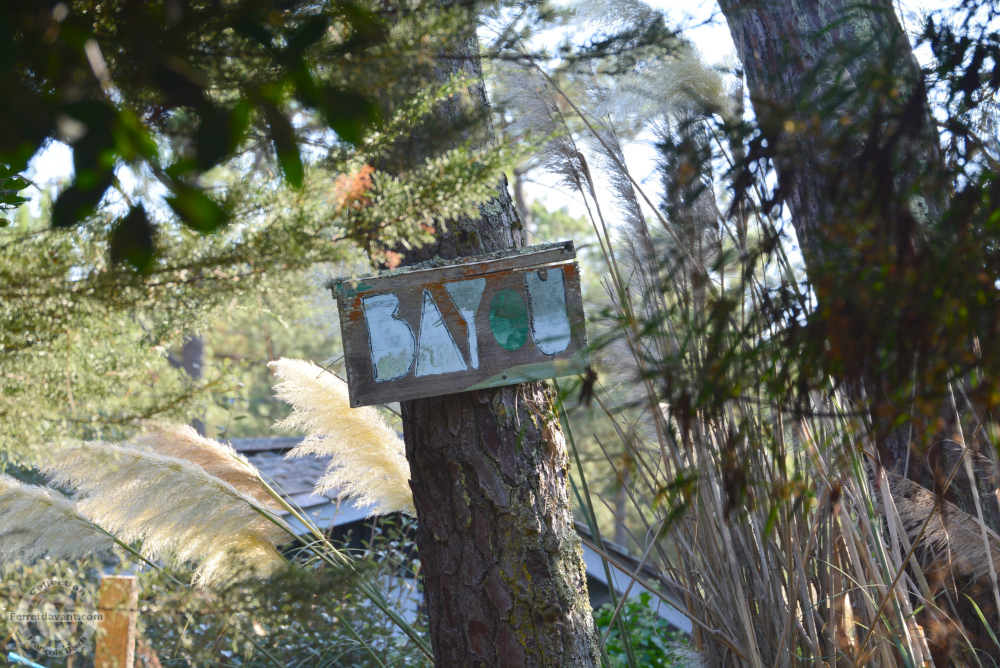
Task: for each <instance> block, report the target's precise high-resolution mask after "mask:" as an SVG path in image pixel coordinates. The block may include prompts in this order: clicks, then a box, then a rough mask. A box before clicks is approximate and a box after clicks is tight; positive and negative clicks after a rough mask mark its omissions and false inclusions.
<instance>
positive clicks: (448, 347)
mask: <svg viewBox="0 0 1000 668" xmlns="http://www.w3.org/2000/svg"><path fill="white" fill-rule="evenodd" d="M467 368H468V367H467V366H465V360H463V359H462V353H461V352H459V350H458V346H456V345H455V339H453V338H451V332H449V331H448V326H447V325H446V324H444V318H443V317H442V316H441V311H440V310H439V309H438V307H437V304H435V303H434V298H433V297H431V293H430V292H428V291H427V290H424V305H423V310H422V312H421V314H420V343H419V344H418V345H417V371H416V374H415V375H417V376H435V375H437V374H439V373H450V372H452V371H465V370H466V369H467Z"/></svg>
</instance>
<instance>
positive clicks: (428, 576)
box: [379, 21, 599, 668]
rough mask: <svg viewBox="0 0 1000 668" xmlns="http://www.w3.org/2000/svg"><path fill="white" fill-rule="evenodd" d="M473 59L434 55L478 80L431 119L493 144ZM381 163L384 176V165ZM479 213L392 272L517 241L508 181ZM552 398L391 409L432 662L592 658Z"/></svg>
mask: <svg viewBox="0 0 1000 668" xmlns="http://www.w3.org/2000/svg"><path fill="white" fill-rule="evenodd" d="M472 24H474V21H470V25H472ZM470 33H472V30H470ZM478 51H479V45H478V41H477V40H476V38H475V37H474V33H472V36H468V37H467V38H466V39H464V40H462V41H460V42H458V45H457V47H456V48H455V49H454V50H453V52H452V53H449V54H447V57H445V58H442V59H441V61H440V62H441V63H442V64H441V65H440V66H439V67H438V68H436V70H435V72H434V76H435V77H437V78H438V80H441V81H443V80H445V79H446V78H447V77H448V76H449V75H450V74H451V73H453V72H454V71H455V70H456V69H464V70H465V71H466V73H467V74H471V75H473V77H475V79H474V80H477V81H478V83H477V84H476V85H474V86H473V87H472V89H471V90H470V93H471V97H472V103H471V105H470V104H465V105H463V103H462V102H461V101H459V100H458V99H457V96H456V99H454V100H453V101H450V102H449V103H447V104H445V105H442V108H441V109H440V110H439V114H440V116H441V119H439V120H441V121H443V122H441V123H440V125H441V126H442V127H447V125H448V124H449V123H448V121H449V120H450V121H452V123H451V124H452V125H455V126H457V125H459V121H460V119H466V120H467V119H468V116H469V114H470V113H471V114H473V115H480V116H481V123H482V124H481V126H480V127H478V128H471V131H473V132H476V133H477V135H478V133H479V132H480V131H481V132H482V140H483V141H484V142H492V141H493V129H492V124H491V122H490V119H489V116H488V113H487V112H488V102H487V100H486V93H485V88H484V86H483V84H482V72H481V69H480V66H479V61H478ZM470 107H471V108H470ZM462 125H464V123H462ZM430 139H431V137H430V136H428V137H413V138H409V139H407V140H405V141H404V142H401V143H400V144H399V145H397V147H396V151H395V153H394V155H393V156H392V158H391V160H392V161H395V160H397V159H398V160H399V162H398V163H397V164H415V163H416V162H419V161H420V160H421V159H422V158H424V157H426V156H427V154H428V147H430V146H433V147H436V148H440V147H441V142H442V140H441V138H440V137H437V138H434V139H433V141H430ZM456 139H457V138H456ZM379 168H381V169H386V170H391V169H392V163H391V162H388V161H387V163H386V164H385V165H379ZM480 210H481V211H482V216H481V217H480V218H478V219H475V220H457V221H449V222H448V225H447V226H446V228H445V229H446V231H442V226H439V228H438V231H437V241H436V243H435V244H434V245H432V246H428V247H425V248H422V249H419V250H416V251H410V252H407V253H405V259H404V262H403V264H404V265H407V264H413V263H416V262H420V261H423V260H426V259H429V258H432V257H435V256H437V257H442V258H448V259H450V258H456V257H461V256H468V255H478V254H482V253H488V252H492V251H497V250H502V249H507V248H514V247H518V246H522V245H524V243H523V239H522V237H521V223H520V221H519V218H518V216H517V213H516V210H515V207H514V204H513V202H512V201H511V198H510V195H509V193H508V191H507V181H506V178H501V179H500V182H499V184H498V191H497V197H496V198H494V199H492V200H491V201H489V202H487V203H486V204H484V205H483V206H482V207H480ZM552 399H553V395H552V390H551V389H550V387H549V386H548V385H547V384H545V383H529V384H523V385H516V386H509V387H503V388H499V389H491V390H482V391H476V392H464V393H461V394H454V395H448V396H442V397H432V398H427V399H418V400H414V401H406V402H403V403H402V418H403V430H404V438H405V441H406V455H407V459H408V460H409V462H410V471H411V480H410V486H411V488H412V489H413V498H414V503H415V505H416V509H417V519H418V528H417V536H416V541H417V549H418V554H419V556H420V561H421V566H422V572H423V576H424V592H425V596H426V602H427V610H428V615H429V621H430V633H431V641H432V645H433V648H434V655H435V661H436V664H437V665H438V666H442V667H444V666H447V667H449V668H450V667H453V666H505V667H506V666H595V665H598V664H599V659H598V649H597V648H598V645H597V637H596V635H595V633H594V624H593V616H592V612H591V608H590V602H589V598H588V595H587V584H586V569H585V565H584V562H583V553H582V550H581V547H580V539H579V538H578V536H577V534H576V531H575V528H574V525H573V513H572V506H571V503H570V497H569V459H568V456H567V451H566V444H565V441H564V438H563V434H562V430H561V427H560V425H559V422H558V418H557V417H556V412H555V411H554V410H553V404H552Z"/></svg>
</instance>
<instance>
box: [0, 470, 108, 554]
mask: <svg viewBox="0 0 1000 668" xmlns="http://www.w3.org/2000/svg"><path fill="white" fill-rule="evenodd" d="M113 545H114V541H113V540H112V539H111V537H110V536H108V535H107V534H106V533H104V532H102V531H101V530H100V529H99V528H98V527H96V526H94V523H93V522H91V521H90V520H89V519H87V518H86V517H85V516H84V515H83V514H82V513H81V512H80V511H79V510H78V509H77V507H76V504H75V503H73V502H72V501H71V500H70V499H67V498H66V497H65V496H63V495H62V494H60V493H58V492H56V491H55V490H52V489H48V488H46V487H38V486H36V485H26V484H24V483H22V482H21V481H19V480H16V479H15V478H12V477H11V476H9V475H7V474H4V473H0V561H22V562H24V563H31V562H33V561H37V560H38V559H40V558H42V557H44V556H50V557H52V558H54V559H79V558H80V557H84V556H88V555H92V554H101V553H106V552H109V551H110V550H111V549H112V546H113Z"/></svg>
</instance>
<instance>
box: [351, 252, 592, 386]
mask: <svg viewBox="0 0 1000 668" xmlns="http://www.w3.org/2000/svg"><path fill="white" fill-rule="evenodd" d="M574 258H576V252H575V251H574V250H573V242H566V243H562V244H547V245H544V246H532V247H530V248H523V249H519V250H515V251H508V252H504V253H498V254H493V255H489V256H485V257H474V258H465V259H462V260H457V261H455V262H453V263H450V264H447V265H444V266H439V267H431V268H415V269H411V270H407V271H397V272H391V273H387V274H383V275H381V276H371V277H364V278H356V279H343V280H340V281H338V282H337V283H336V284H335V285H334V288H333V292H334V296H335V297H336V298H337V305H338V308H339V310H340V325H341V332H342V334H343V337H344V359H345V360H346V366H347V384H348V391H349V393H350V398H351V406H368V405H371V404H382V403H388V402H391V401H402V400H405V399H417V398H419V397H431V396H436V395H440V394H451V393H453V392H465V391H467V390H478V389H482V388H487V387H499V386H501V385H513V384H515V383H524V382H528V381H532V380H541V379H544V378H555V377H557V376H567V375H573V374H579V373H583V372H584V371H586V369H587V367H588V366H589V363H590V362H589V355H588V352H587V332H586V329H585V327H584V316H583V301H582V299H581V297H580V270H579V267H577V264H576V262H575V261H574Z"/></svg>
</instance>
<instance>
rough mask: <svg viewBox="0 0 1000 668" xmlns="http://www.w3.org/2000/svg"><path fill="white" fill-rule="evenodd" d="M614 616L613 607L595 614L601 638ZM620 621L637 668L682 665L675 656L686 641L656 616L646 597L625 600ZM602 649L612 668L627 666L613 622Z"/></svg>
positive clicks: (600, 609)
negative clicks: (627, 637) (622, 621)
mask: <svg viewBox="0 0 1000 668" xmlns="http://www.w3.org/2000/svg"><path fill="white" fill-rule="evenodd" d="M614 612H615V609H614V606H612V605H611V604H609V603H606V604H604V605H602V606H601V607H600V608H598V609H597V610H595V611H594V622H595V624H596V625H597V628H598V633H600V634H601V637H604V634H606V633H607V632H608V626H610V625H611V624H612V617H613V616H614ZM620 617H621V618H622V619H623V620H624V621H625V627H626V630H627V631H628V636H629V638H630V640H631V649H632V655H633V657H634V658H635V665H636V666H642V667H643V668H672V667H674V666H680V665H681V664H680V663H679V661H678V657H677V654H678V651H679V650H681V649H683V647H684V646H685V644H686V638H685V637H684V635H683V634H682V633H679V632H677V631H674V630H673V629H672V628H671V627H670V624H668V623H667V621H666V620H664V619H662V618H661V617H660V616H659V615H657V614H656V612H655V611H654V610H653V608H652V606H651V605H650V595H649V594H648V593H646V592H642V593H641V594H640V595H639V599H638V600H637V599H635V598H630V599H628V600H627V601H626V602H625V605H624V606H623V607H622V611H621V613H620ZM604 648H605V650H606V651H607V653H608V658H609V659H610V660H611V665H612V666H613V667H614V668H618V667H619V666H623V667H624V666H628V665H629V662H628V654H627V652H626V651H625V644H624V643H623V641H622V637H621V634H620V633H619V630H618V623H617V622H614V626H612V628H611V633H610V634H608V639H607V642H606V643H605V645H604Z"/></svg>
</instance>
